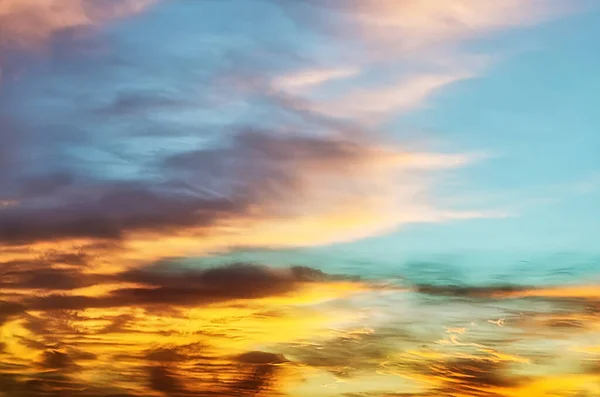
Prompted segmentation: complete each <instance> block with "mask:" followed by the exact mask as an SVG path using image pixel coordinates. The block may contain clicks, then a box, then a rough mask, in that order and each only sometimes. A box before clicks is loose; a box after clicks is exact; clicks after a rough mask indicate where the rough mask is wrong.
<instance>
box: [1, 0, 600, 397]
mask: <svg viewBox="0 0 600 397" xmlns="http://www.w3.org/2000/svg"><path fill="white" fill-rule="evenodd" d="M576 7H577V4H574V3H573V2H568V3H567V2H563V1H553V0H547V1H542V0H527V1H516V0H499V1H494V2H483V1H476V0H472V1H467V0H456V1H454V0H448V1H433V0H432V1H428V0H426V1H420V0H419V1H417V0H415V1H400V0H398V1H395V0H389V1H383V0H375V1H370V2H365V1H358V0H356V1H355V0H348V1H345V0H344V1H342V0H323V1H317V0H304V1H300V0H298V1H296V0H294V1H292V0H264V1H259V0H256V1H254V0H249V1H245V0H230V1H219V2H211V1H189V2H185V1H179V2H178V1H167V0H164V1H153V0H68V1H58V0H39V1H33V0H22V1H21V0H20V1H13V0H0V71H1V72H2V75H1V78H2V80H1V81H0V140H1V145H0V396H2V397H38V396H40V397H42V396H43V397H54V396H61V397H64V396H67V397H70V396H73V397H75V396H77V397H126V396H144V397H145V396H166V397H191V396H195V397H199V396H203V397H204V396H207V397H208V396H214V397H217V396H242V397H243V396H248V397H250V396H254V397H257V396H281V395H289V396H308V395H309V396H316V397H319V396H345V397H358V396H361V397H366V396H369V397H384V396H386V397H390V396H406V397H408V396H421V397H429V396H437V395H448V396H493V397H496V396H505V397H506V396H519V395H527V396H532V397H536V396H539V397H542V396H547V395H551V394H552V393H554V394H552V395H557V396H563V395H564V396H568V395H572V394H569V393H575V392H578V393H580V395H582V396H586V395H590V396H592V395H596V394H598V393H599V392H600V390H599V389H598V385H599V384H600V383H599V382H600V378H599V376H600V371H599V370H598V360H599V357H598V354H599V352H600V348H599V346H598V344H597V343H596V342H593V341H595V340H598V339H599V338H598V333H599V332H600V328H599V324H600V323H599V321H598V302H599V301H600V296H599V294H598V293H597V291H598V282H597V281H596V280H592V279H590V278H588V279H587V280H585V281H582V280H581V279H578V280H576V281H577V282H576V283H573V284H569V285H566V284H564V283H561V282H556V283H552V284H549V285H536V284H533V283H527V282H525V281H523V280H520V279H519V280H514V279H511V280H509V281H506V282H503V283H500V284H498V283H493V282H491V281H494V276H493V275H492V276H490V277H489V279H490V280H491V281H490V280H487V281H486V282H472V281H468V280H466V279H465V280H461V282H460V283H454V282H448V283H440V282H438V281H439V280H438V279H436V276H432V275H431V274H433V273H431V274H430V273H428V268H427V267H426V266H421V265H418V264H417V265H415V266H412V267H413V268H414V269H413V270H414V271H415V272H416V273H418V274H419V275H422V276H423V278H424V279H423V278H421V279H419V280H411V279H409V277H408V273H407V272H406V271H405V270H406V268H404V270H402V271H399V272H398V271H396V270H395V268H394V269H393V273H394V275H393V276H391V277H380V276H379V274H378V273H377V272H375V270H374V269H371V268H369V266H370V265H371V264H368V265H363V268H362V269H361V271H360V272H358V273H359V274H360V277H359V276H357V275H356V274H350V273H343V272H342V274H338V272H335V271H333V270H332V269H333V268H334V267H333V264H331V263H326V261H325V262H324V263H311V264H310V266H294V265H293V262H294V259H295V258H294V257H293V256H292V255H290V259H289V262H290V263H289V265H288V266H275V265H268V264H267V263H249V262H240V263H230V262H229V261H227V260H225V259H223V261H222V262H223V263H220V264H219V265H217V266H206V265H204V264H203V262H202V261H201V260H200V258H199V257H203V256H206V255H209V254H215V253H228V252H235V251H240V250H249V249H251V250H265V249H270V250H276V249H283V248H290V247H295V248H306V247H311V246H323V245H331V244H336V243H347V242H353V241H355V240H360V239H364V238H368V237H374V236H378V235H382V234H386V233H389V232H392V231H395V230H397V229H398V228H402V227H405V226H407V225H409V224H415V223H432V224H433V223H450V222H453V221H458V220H467V219H476V218H499V217H505V216H507V215H508V214H506V213H505V212H504V211H502V210H501V209H499V208H495V207H490V206H486V205H484V203H477V204H474V203H473V201H471V202H468V203H465V202H461V200H460V197H457V196H455V194H456V193H457V192H456V190H457V189H455V188H454V187H455V186H459V187H460V188H461V189H462V188H464V186H466V185H467V184H468V180H466V179H463V178H464V176H465V175H464V174H463V171H466V170H467V168H469V167H472V168H474V167H478V166H479V165H480V164H481V163H483V162H485V161H486V159H487V158H488V156H489V154H488V149H490V148H485V147H482V148H480V149H473V148H472V147H470V148H469V149H468V150H467V149H464V148H463V147H461V145H460V144H458V143H455V142H452V141H448V140H444V142H440V140H439V139H438V140H432V139H431V140H430V139H429V137H425V136H423V137H422V138H419V139H415V138H414V135H412V134H410V132H411V131H404V130H403V127H398V126H397V125H396V124H394V121H395V120H398V119H402V118H403V117H406V116H408V115H410V114H411V113H412V112H416V111H423V110H424V109H428V108H435V107H436V106H437V103H436V98H437V97H438V96H439V95H449V94H451V93H452V89H453V88H454V86H456V85H458V84H459V83H461V82H464V81H466V80H469V79H474V78H475V77H478V76H481V75H482V74H483V73H485V71H484V70H485V67H486V66H487V65H488V64H489V63H490V62H492V59H493V58H494V55H496V54H494V53H480V52H476V51H475V50H474V49H473V48H472V47H470V45H471V43H474V42H476V41H477V40H478V39H480V38H482V37H483V36H486V35H491V34H493V33H500V32H501V31H504V30H508V29H516V28H518V27H524V26H531V25H534V24H536V23H541V22H544V21H546V20H549V19H551V18H554V17H559V16H562V15H564V14H565V13H567V12H571V11H574V10H575V9H576ZM215 21H217V22H215ZM407 136H411V137H412V138H408V137H407ZM492 149H493V148H492ZM431 244H432V245H434V244H435V242H432V243H431ZM377 255H382V254H377ZM375 257H376V254H375V253H374V258H373V259H376V258H375ZM394 260H395V259H394ZM398 261H399V260H398ZM373 263H376V262H373ZM433 267H436V265H435V264H434V265H433ZM415 269H416V270H415ZM461 271H462V269H453V268H452V269H450V272H451V273H452V277H451V278H452V279H453V280H454V279H455V278H460V277H458V276H456V275H459V274H460V272H461ZM396 273H402V274H396ZM490 273H491V271H490ZM435 274H437V273H435ZM455 276H456V277H455ZM567 330H568V331H567ZM586 393H587V394H586Z"/></svg>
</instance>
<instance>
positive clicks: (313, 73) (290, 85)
mask: <svg viewBox="0 0 600 397" xmlns="http://www.w3.org/2000/svg"><path fill="white" fill-rule="evenodd" d="M359 73H360V70H359V69H357V68H332V69H310V70H302V71H298V72H296V73H291V74H287V75H285V76H280V77H277V78H275V79H274V81H273V82H272V84H273V87H274V88H275V89H278V90H286V91H287V90H291V91H296V90H301V89H306V88H311V87H315V86H320V85H322V84H325V83H327V82H330V81H333V80H338V79H346V78H351V77H354V76H356V75H358V74H359Z"/></svg>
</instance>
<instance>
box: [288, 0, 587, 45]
mask: <svg viewBox="0 0 600 397" xmlns="http://www.w3.org/2000/svg"><path fill="white" fill-rule="evenodd" d="M280 4H283V5H284V6H285V7H288V8H287V9H288V10H290V12H291V13H292V15H294V16H296V17H297V18H299V19H300V20H301V21H302V22H304V23H313V24H319V23H320V22H325V21H329V22H330V23H331V22H333V28H330V29H329V30H333V31H336V30H337V32H339V33H340V34H341V33H343V34H344V35H350V36H354V37H356V36H358V37H363V38H366V39H367V40H369V41H370V42H371V43H372V42H373V41H375V42H380V43H386V44H388V45H389V44H391V42H392V41H393V43H394V46H393V47H391V49H390V50H388V51H391V52H394V51H396V52H397V51H405V50H410V49H415V48H419V47H420V48H422V47H424V46H434V45H439V44H442V43H444V44H447V43H449V42H453V41H457V40H464V39H467V38H473V37H477V36H479V35H481V34H482V33H487V32H491V31H496V30H501V29H506V28H511V27H516V26H523V25H529V24H534V23H538V22H540V21H543V20H545V19H549V18H551V17H554V16H557V15H560V14H563V13H565V12H567V11H572V10H574V9H575V8H576V7H577V3H576V2H567V1H562V0H547V1H539V0H525V1H520V0H499V1H494V2H490V3H488V2H480V1H477V0H449V1H444V2H440V1H436V0H424V1H419V0H408V1H400V2H399V1H393V0H375V1H370V2H362V1H360V0H350V1H345V0H330V1H325V2H320V1H315V0H305V1H301V2H294V1H283V2H280ZM327 12H333V13H336V14H337V18H336V15H334V16H331V15H328V18H325V17H323V16H321V18H318V17H314V16H315V14H317V15H318V14H320V13H327ZM311 16H312V18H311ZM309 18H310V19H309ZM336 22H337V23H336Z"/></svg>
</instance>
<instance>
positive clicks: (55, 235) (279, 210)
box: [0, 130, 486, 262]
mask: <svg viewBox="0 0 600 397" xmlns="http://www.w3.org/2000/svg"><path fill="white" fill-rule="evenodd" d="M471 158H472V156H471V155H465V154H438V153H426V152H414V153H413V152H410V151H404V150H402V149H401V148H397V147H391V146H390V147H386V146H382V145H379V144H372V143H368V142H366V141H364V140H358V139H354V138H350V137H347V138H346V137H339V138H330V137H313V136H309V135H298V134H294V135H285V134H281V133H278V132H276V131H261V130H242V131H241V132H240V133H236V134H234V135H233V136H232V137H231V139H230V140H229V142H225V143H224V144H222V145H220V146H217V147H214V148H210V147H209V148H206V149H200V150H193V151H189V152H180V153H177V154H173V155H169V156H166V157H164V158H163V159H159V161H157V162H156V164H155V165H153V166H152V173H153V174H154V175H156V174H158V175H160V176H161V178H160V179H162V180H161V181H160V182H159V181H158V180H157V182H153V181H141V180H140V181H133V182H120V181H110V180H108V181H103V180H94V179H89V178H88V179H87V180H83V179H81V178H78V177H75V176H73V177H69V178H67V180H68V183H63V182H61V183H54V181H56V178H55V176H53V175H51V176H49V177H48V178H49V181H48V186H51V188H44V189H36V190H32V189H30V188H28V186H29V185H30V183H34V182H35V184H34V186H38V187H39V186H44V183H43V182H44V178H41V179H40V177H35V178H34V179H33V180H32V181H31V182H28V181H27V178H25V179H24V180H22V181H21V182H20V186H19V189H20V192H19V191H17V192H15V196H16V197H18V201H19V203H18V204H17V205H14V206H10V207H5V208H3V209H2V210H1V211H0V240H1V241H2V242H3V243H4V244H13V245H27V244H32V243H40V242H56V241H69V240H78V239H79V240H82V239H84V240H85V239H87V240H90V239H92V240H98V241H123V242H125V244H126V245H127V246H128V247H130V250H133V251H139V254H143V253H144V252H146V253H150V252H151V248H150V247H146V248H143V249H142V248H141V245H142V244H145V243H144V241H147V239H148V238H154V237H153V236H163V238H169V239H170V240H169V242H170V243H169V244H164V245H162V247H163V248H164V249H165V251H164V252H161V253H159V254H158V256H177V255H182V254H185V253H187V249H188V248H187V247H188V246H191V245H192V244H195V246H196V247H197V248H196V252H197V253H202V252H206V251H207V250H211V249H213V250H214V249H220V248H227V246H263V247H269V246H286V245H311V244H323V243H327V242H331V241H345V240H349V239H354V238H359V237H363V236H368V235H370V234H374V233H381V232H385V231H388V230H393V228H395V227H397V226H398V225H401V224H403V223H407V222H431V221H434V222H437V221H444V220H447V219H452V218H456V217H459V218H460V217H477V216H486V215H485V214H478V213H474V212H461V211H454V210H452V209H448V210H445V209H438V208H436V205H435V203H434V202H431V203H428V200H429V198H428V197H427V195H428V193H429V192H428V190H429V188H428V186H427V184H426V183H425V182H423V181H421V180H420V176H419V174H420V173H421V172H425V171H437V170H444V169H453V168H456V167H460V166H462V165H466V164H468V163H469V162H470V161H471ZM157 179H158V178H157ZM59 180H60V181H62V180H63V178H59ZM0 182H1V181H0ZM418 196H421V197H419V198H418ZM286 236H287V237H286ZM155 248H159V247H155ZM190 253H192V252H190ZM88 255H89V256H90V258H89V261H90V262H95V261H96V257H97V256H98V255H97V254H96V253H94V252H93V251H90V252H89V254H88ZM155 258H156V257H154V258H152V257H151V258H149V259H155Z"/></svg>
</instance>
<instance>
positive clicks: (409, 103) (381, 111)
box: [315, 74, 471, 119]
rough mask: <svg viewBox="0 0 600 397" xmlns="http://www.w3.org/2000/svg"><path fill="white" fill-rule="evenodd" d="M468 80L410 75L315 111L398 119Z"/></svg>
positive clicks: (321, 105)
mask: <svg viewBox="0 0 600 397" xmlns="http://www.w3.org/2000/svg"><path fill="white" fill-rule="evenodd" d="M469 77H471V76H470V75H469V74H427V75H425V74H424V75H410V76H408V77H406V78H404V79H403V81H400V82H398V83H395V84H392V85H391V86H386V87H382V88H375V89H356V90H354V91H351V92H349V93H346V94H345V95H344V99H338V100H333V101H330V102H324V103H318V104H316V108H315V110H316V111H320V112H324V113H326V114H329V115H332V116H335V117H345V118H348V117H353V118H359V119H360V118H367V117H373V116H382V115H390V114H393V115H398V114H401V113H403V112H407V111H409V110H413V109H415V108H417V107H419V106H422V105H423V104H424V103H425V100H426V99H429V98H430V97H431V95H432V94H433V93H435V92H437V91H439V90H441V89H442V88H444V87H445V86H447V85H449V84H452V83H455V82H457V81H460V80H464V79H466V78H469Z"/></svg>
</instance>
